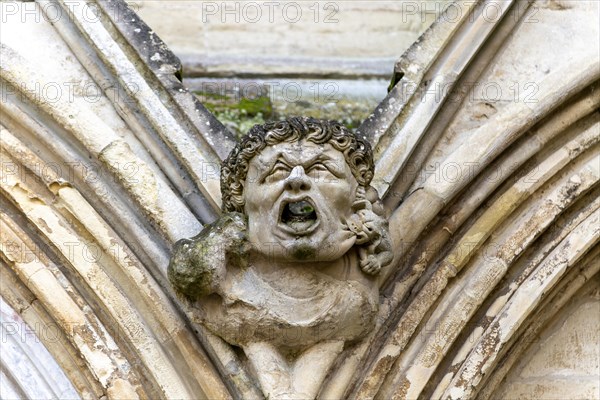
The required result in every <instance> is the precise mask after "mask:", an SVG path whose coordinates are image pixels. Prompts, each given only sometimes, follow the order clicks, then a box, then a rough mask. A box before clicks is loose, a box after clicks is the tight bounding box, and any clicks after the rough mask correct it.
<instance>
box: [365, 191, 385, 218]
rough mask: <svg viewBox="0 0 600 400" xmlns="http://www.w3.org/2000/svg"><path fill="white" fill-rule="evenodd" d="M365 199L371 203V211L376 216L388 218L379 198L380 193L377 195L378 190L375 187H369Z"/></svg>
mask: <svg viewBox="0 0 600 400" xmlns="http://www.w3.org/2000/svg"><path fill="white" fill-rule="evenodd" d="M365 199H366V200H368V201H369V202H370V203H371V209H372V210H373V212H374V213H375V214H377V215H379V216H380V217H383V218H386V217H387V216H386V212H385V208H384V207H383V203H382V202H381V199H380V198H379V193H377V190H376V189H375V188H374V187H373V186H370V185H369V187H367V189H366V191H365Z"/></svg>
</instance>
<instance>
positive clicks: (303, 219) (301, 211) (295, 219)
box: [281, 200, 317, 231]
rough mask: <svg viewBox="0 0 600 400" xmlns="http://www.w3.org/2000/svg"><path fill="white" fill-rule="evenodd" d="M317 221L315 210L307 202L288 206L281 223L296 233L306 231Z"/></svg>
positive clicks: (284, 209)
mask: <svg viewBox="0 0 600 400" xmlns="http://www.w3.org/2000/svg"><path fill="white" fill-rule="evenodd" d="M316 221H317V213H316V211H315V208H314V207H313V205H312V204H311V203H310V202H308V201H306V200H300V201H296V202H293V203H288V204H286V205H285V207H283V211H282V213H281V222H283V223H284V224H286V225H287V226H289V227H291V228H292V229H294V230H295V231H302V230H306V229H308V228H309V227H310V226H311V225H312V224H313V223H315V222H316Z"/></svg>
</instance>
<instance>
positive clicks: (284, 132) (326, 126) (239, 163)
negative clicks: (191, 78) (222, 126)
mask: <svg viewBox="0 0 600 400" xmlns="http://www.w3.org/2000/svg"><path fill="white" fill-rule="evenodd" d="M303 139H304V140H308V141H310V142H313V143H315V144H324V143H330V144H331V145H332V146H333V148H335V149H336V150H338V151H339V152H341V153H342V154H343V155H344V158H345V159H346V163H347V164H348V166H349V167H350V170H351V171H352V174H353V175H354V178H356V181H357V182H358V184H359V195H361V196H364V194H365V190H366V189H367V188H369V184H370V183H371V179H373V171H374V169H375V166H374V163H373V152H372V150H371V146H370V145H369V143H368V142H366V141H364V140H362V139H361V138H358V137H356V136H355V135H354V134H353V133H352V132H350V131H349V130H348V129H346V128H345V127H344V126H342V125H340V124H339V123H337V122H335V121H325V120H318V119H314V118H307V117H293V118H289V119H287V120H285V121H280V122H269V123H266V124H264V125H255V126H254V127H253V128H252V129H250V131H249V132H248V133H247V134H246V135H245V136H244V137H243V138H242V140H241V141H240V142H239V143H238V144H237V145H236V146H235V148H234V149H233V150H232V151H231V153H229V156H228V157H227V159H225V161H223V165H222V167H221V195H222V197H223V205H222V209H223V211H224V212H233V211H236V212H241V213H243V212H244V182H245V181H246V176H247V174H248V165H249V164H250V160H252V158H253V157H254V156H256V155H257V154H258V153H260V152H261V151H262V150H263V149H264V148H265V147H267V146H272V145H275V144H278V143H282V142H290V143H293V142H297V141H300V140H303Z"/></svg>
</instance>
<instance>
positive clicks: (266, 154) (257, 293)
mask: <svg viewBox="0 0 600 400" xmlns="http://www.w3.org/2000/svg"><path fill="white" fill-rule="evenodd" d="M373 172H374V164H373V156H372V151H371V148H370V146H369V144H368V143H366V142H365V141H363V140H362V139H360V138H358V137H356V136H355V135H354V134H353V133H351V132H350V131H348V130H347V129H346V128H344V127H343V126H342V125H340V124H338V123H336V122H330V121H321V120H315V119H312V118H290V119H288V120H286V121H282V122H274V123H267V124H265V125H257V126H255V127H253V128H252V129H251V130H250V131H249V132H248V134H247V135H246V136H245V137H243V138H242V140H241V141H240V143H239V144H238V145H237V146H236V147H235V148H234V149H233V151H232V152H231V153H230V155H229V157H228V158H227V159H226V160H225V161H224V163H223V166H222V168H221V192H222V197H223V202H222V209H223V214H222V216H221V218H219V220H218V221H216V222H215V223H213V224H211V225H208V226H206V227H205V228H204V230H203V231H202V232H201V233H200V234H199V235H197V236H195V237H193V238H191V239H184V240H180V241H178V242H177V243H176V244H175V247H174V251H173V256H172V258H171V262H170V265H169V270H168V274H169V279H170V281H171V283H172V285H173V286H174V288H175V290H176V292H177V293H178V294H179V295H180V296H181V297H183V298H185V299H186V301H188V302H190V305H191V307H190V309H191V310H193V311H192V312H193V315H192V318H193V319H194V320H195V321H196V322H199V323H201V324H203V325H204V326H205V327H206V328H208V329H209V330H210V331H212V332H213V333H214V334H216V335H218V336H219V337H221V338H222V339H224V340H225V341H226V342H228V343H230V344H232V345H235V346H239V347H241V348H242V349H243V350H244V353H245V354H246V356H247V357H248V359H249V360H250V362H251V364H252V366H253V368H254V369H255V370H256V371H257V372H258V373H257V375H258V377H259V380H260V383H261V386H262V390H263V392H264V393H265V395H266V396H267V397H269V398H271V399H273V398H314V397H315V396H316V394H317V393H316V392H317V390H318V388H319V386H320V384H321V382H322V381H323V379H324V377H325V375H326V374H327V371H328V370H329V368H330V366H331V364H332V363H333V361H334V360H335V357H336V356H337V355H338V354H339V353H340V352H341V351H342V349H343V347H344V344H345V343H348V342H352V341H356V340H359V339H360V338H362V337H364V336H365V335H366V334H367V333H368V332H369V331H370V330H371V329H372V327H373V326H374V317H375V314H376V312H377V309H378V304H379V293H378V287H377V283H376V277H375V275H376V274H378V272H379V270H380V269H381V268H382V267H385V266H386V265H388V264H389V263H390V262H391V259H392V252H391V249H392V243H391V241H390V236H389V233H388V228H387V220H386V219H385V216H384V211H383V207H382V205H381V203H380V201H379V198H378V195H377V192H376V191H375V189H373V188H372V187H371V186H370V182H371V179H372V177H373Z"/></svg>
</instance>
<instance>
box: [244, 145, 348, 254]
mask: <svg viewBox="0 0 600 400" xmlns="http://www.w3.org/2000/svg"><path fill="white" fill-rule="evenodd" d="M357 187H358V182H357V181H356V179H355V178H354V176H353V174H352V171H351V170H350V167H349V166H348V165H347V164H346V160H345V159H344V155H343V154H342V153H341V152H339V151H338V150H336V149H335V148H333V147H332V146H331V145H330V144H329V143H325V144H315V143H313V142H310V141H305V140H301V141H300V142H293V143H287V142H283V143H278V144H276V145H273V146H268V147H266V148H265V149H263V150H262V151H261V152H260V153H259V154H258V155H256V156H255V157H254V158H253V159H252V160H251V161H250V164H249V168H248V174H247V176H246V181H245V185H244V199H245V213H246V215H247V216H248V238H249V240H250V242H251V243H252V245H253V248H254V249H255V250H256V251H258V252H259V253H261V254H263V255H265V256H267V257H270V258H272V259H274V260H283V261H332V260H336V259H338V258H340V257H341V256H343V255H344V254H345V253H346V252H347V251H348V250H349V249H350V248H351V247H352V246H353V245H354V243H355V241H356V236H355V235H353V234H352V233H351V232H350V230H348V229H347V228H346V223H345V221H346V219H347V218H348V217H349V216H350V215H352V204H353V203H354V200H355V196H356V189H357Z"/></svg>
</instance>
